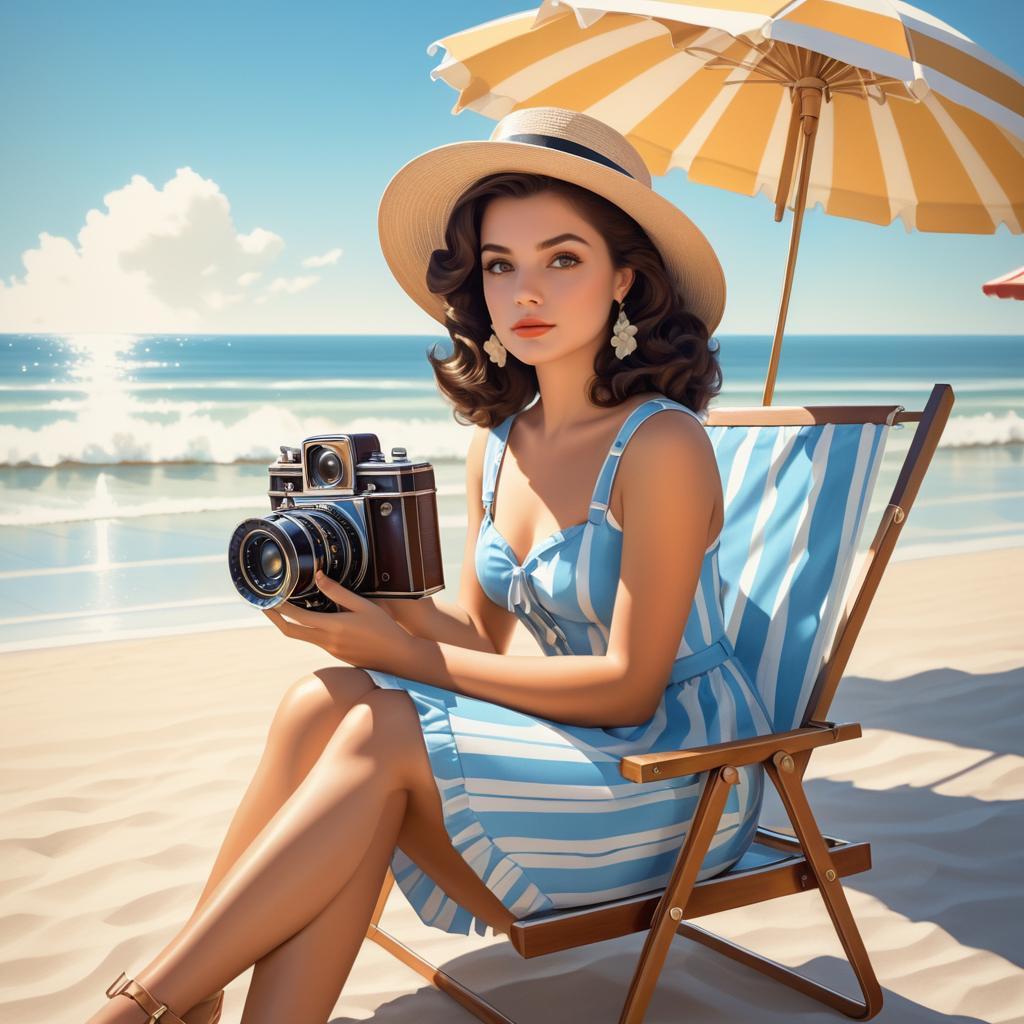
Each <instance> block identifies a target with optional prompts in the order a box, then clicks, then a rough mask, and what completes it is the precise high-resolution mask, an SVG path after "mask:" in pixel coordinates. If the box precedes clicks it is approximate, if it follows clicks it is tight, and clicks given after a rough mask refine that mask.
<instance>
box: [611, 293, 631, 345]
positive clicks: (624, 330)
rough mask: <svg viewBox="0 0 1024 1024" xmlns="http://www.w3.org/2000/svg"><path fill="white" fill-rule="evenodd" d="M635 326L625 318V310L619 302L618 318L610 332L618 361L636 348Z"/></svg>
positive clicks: (620, 301)
mask: <svg viewBox="0 0 1024 1024" xmlns="http://www.w3.org/2000/svg"><path fill="white" fill-rule="evenodd" d="M635 334H636V326H635V325H634V324H631V323H630V322H629V318H628V317H627V316H626V308H625V305H624V304H623V302H622V300H621V299H620V300H619V318H618V320H616V321H615V327H614V329H613V332H612V345H613V346H614V347H615V354H616V355H617V356H618V357H619V358H620V359H625V358H626V356H628V355H629V353H630V352H632V351H633V350H634V349H635V348H636V338H635V337H634V335H635Z"/></svg>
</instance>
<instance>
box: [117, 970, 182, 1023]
mask: <svg viewBox="0 0 1024 1024" xmlns="http://www.w3.org/2000/svg"><path fill="white" fill-rule="evenodd" d="M114 996H128V998H129V999H134V1000H135V1002H137V1003H138V1004H139V1006H141V1007H142V1008H143V1010H145V1011H146V1013H148V1014H149V1020H147V1021H146V1024H185V1021H183V1020H182V1019H181V1018H180V1017H179V1016H178V1015H177V1014H175V1013H172V1012H171V1011H170V1010H169V1009H168V1008H167V1004H166V1003H161V1002H159V1001H158V1000H156V999H154V998H153V995H152V993H150V992H149V990H148V989H146V988H145V987H144V986H143V985H140V984H139V983H138V982H137V981H136V980H135V979H134V978H129V977H128V975H126V974H125V973H124V971H122V972H121V973H120V974H119V975H118V976H117V978H116V979H115V980H114V982H113V983H112V984H111V986H110V987H109V988H108V989H107V998H109V999H113V998H114Z"/></svg>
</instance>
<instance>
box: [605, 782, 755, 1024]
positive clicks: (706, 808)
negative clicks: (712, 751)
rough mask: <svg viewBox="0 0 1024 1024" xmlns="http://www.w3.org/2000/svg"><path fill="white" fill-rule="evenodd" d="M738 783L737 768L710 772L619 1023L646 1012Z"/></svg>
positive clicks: (633, 1022)
mask: <svg viewBox="0 0 1024 1024" xmlns="http://www.w3.org/2000/svg"><path fill="white" fill-rule="evenodd" d="M738 781H739V773H738V772H737V771H736V769H735V768H733V767H732V766H731V765H724V766H723V767H721V768H717V769H716V770H715V771H713V772H711V774H710V777H709V778H708V781H707V782H706V783H705V784H704V790H703V792H702V793H701V797H700V803H698V804H697V811H696V813H695V814H694V816H693V822H692V823H691V825H690V831H689V832H688V833H687V835H686V842H684V843H683V848H682V849H681V850H680V851H679V856H678V857H676V863H675V867H674V868H673V870H672V877H671V878H670V879H669V882H668V885H667V886H666V887H665V892H664V893H663V895H662V897H661V901H660V902H659V903H658V909H657V910H656V911H655V912H654V918H653V919H652V921H651V927H650V930H649V931H648V932H647V939H646V940H645V942H644V948H643V951H642V952H641V954H640V961H639V963H637V966H636V971H635V972H634V974H633V980H632V982H631V984H630V986H629V993H628V994H627V996H626V1002H625V1005H624V1006H623V1007H622V1014H621V1016H620V1017H619V1024H640V1022H641V1021H642V1020H643V1018H644V1014H645V1013H646V1012H647V1007H648V1005H649V1004H650V1001H651V996H652V995H653V994H654V987H655V985H656V984H657V982H658V975H659V974H660V973H661V969H662V967H663V966H664V964H665V957H666V956H667V955H668V948H669V946H670V945H671V943H672V938H673V936H674V935H675V933H676V924H677V923H678V922H679V920H680V919H681V918H682V916H683V908H684V907H685V906H686V903H687V900H689V898H690V893H691V892H692V891H693V885H694V882H695V881H696V880H697V872H698V871H699V870H700V866H701V864H702V863H703V861H704V856H705V854H706V853H707V851H708V847H709V846H710V845H711V840H712V838H713V837H714V834H715V830H716V829H717V828H718V823H719V821H720V820H721V818H722V811H723V810H724V808H725V800H726V797H727V796H728V794H729V787H730V786H733V785H735V784H736V783H737V782H738Z"/></svg>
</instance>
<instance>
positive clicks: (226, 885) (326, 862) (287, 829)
mask: <svg viewBox="0 0 1024 1024" xmlns="http://www.w3.org/2000/svg"><path fill="white" fill-rule="evenodd" d="M268 825H269V827H266V828H265V826H268ZM396 846H400V847H401V848H402V850H403V852H404V853H405V854H406V855H408V856H409V857H411V858H412V859H413V860H415V861H416V863H417V864H419V865H420V866H421V867H422V868H423V869H424V870H425V871H427V873H428V874H430V876H431V877H432V878H433V879H434V880H435V881H437V882H438V884H440V885H441V886H442V888H444V890H445V892H446V893H447V894H448V895H449V896H451V897H452V898H453V899H454V900H456V901H457V902H458V903H460V904H462V905H463V906H465V907H466V908H467V909H468V910H469V911H470V912H471V913H473V914H474V915H476V916H479V917H480V918H482V919H483V920H485V921H487V922H488V923H489V924H490V925H491V926H492V927H493V928H494V929H495V931H500V932H507V931H508V929H509V928H510V927H511V924H512V921H513V920H514V918H513V916H512V915H511V914H510V913H509V911H508V910H507V909H506V908H505V907H504V906H503V905H502V903H501V902H500V901H499V900H498V899H497V897H496V896H494V894H493V893H491V892H490V891H489V890H488V889H487V888H486V887H485V886H484V885H483V883H482V882H481V881H480V879H479V878H478V876H477V875H476V873H475V872H474V871H473V870H472V869H471V868H470V867H469V865H468V864H466V862H465V861H464V860H463V859H462V857H461V856H460V855H459V853H458V852H457V851H456V850H455V849H454V848H453V847H452V845H451V841H450V838H449V836H448V833H447V831H446V830H445V827H444V821H443V817H442V814H441V803H440V797H439V795H438V792H437V786H436V784H435V782H434V778H433V773H432V771H431V768H430V762H429V759H428V757H427V752H426V747H425V745H424V742H423V736H422V732H421V731H420V725H419V719H418V716H417V715H416V711H415V709H414V707H413V705H412V701H411V699H410V698H409V696H408V695H407V694H405V693H404V692H402V691H393V690H380V689H378V688H377V687H375V686H374V684H373V682H372V680H371V679H370V677H369V676H368V675H367V674H366V673H365V672H363V671H362V670H360V669H353V668H344V667H331V668H327V669H321V670H319V671H318V672H316V673H315V674H314V675H313V676H312V677H310V678H309V679H305V680H302V681H301V682H299V683H297V684H295V685H293V686H292V687H291V688H290V689H289V690H288V691H287V692H286V694H285V696H284V698H283V699H282V701H281V703H280V705H279V706H278V709H277V712H276V714H275V716H274V719H273V722H272V724H271V727H270V732H269V735H268V738H267V744H266V748H265V750H264V753H263V756H262V758H261V760H260V762H259V765H258V767H257V769H256V772H255V774H254V776H253V779H252V782H251V783H250V785H249V788H248V789H247V791H246V793H245V795H244V796H243V798H242V801H241V803H240V804H239V807H238V810H237V811H236V813H235V816H234V818H233V820H232V822H231V825H230V826H229V828H228V832H227V835H226V837H225V839H224V843H223V845H222V847H221V850H220V852H219V854H218V856H217V858H216V861H215V863H214V866H213V869H212V871H211V874H210V878H209V881H208V882H207V884H206V887H205V889H204V890H203V893H202V895H201V896H200V898H199V902H198V903H197V906H196V909H195V910H194V911H193V913H192V916H191V917H190V919H189V920H188V922H187V923H186V924H185V926H184V927H183V928H182V930H181V931H180V932H179V934H178V935H177V936H176V937H175V938H174V939H173V940H172V941H171V942H170V943H169V944H168V945H167V947H166V948H165V949H164V950H163V951H162V952H161V953H160V954H159V955H158V956H157V957H156V959H155V960H153V961H152V962H151V963H150V964H149V965H148V966H147V967H146V968H145V969H144V970H142V971H140V972H138V973H137V974H136V975H135V977H136V979H137V980H138V981H139V982H140V983H142V984H143V985H145V986H146V987H147V988H148V989H149V990H150V991H151V992H152V993H153V994H154V995H155V996H156V997H157V998H158V999H160V1000H162V1001H164V1002H166V1003H167V1004H168V1006H170V1007H171V1008H172V1009H173V1010H175V1011H176V1012H177V1013H179V1014H182V1013H184V1012H185V1009H186V1008H188V1007H192V1006H194V1005H195V1004H197V1003H198V1002H200V1001H201V1000H203V999H204V998H206V996H207V995H208V994H209V993H210V992H213V991H216V989H217V988H219V987H221V986H223V985H225V984H227V983H228V982H230V981H231V980H232V979H233V978H235V977H237V975H239V974H241V973H242V972H243V971H244V970H246V969H247V968H248V967H249V966H250V965H252V964H255V970H254V972H253V977H252V983H251V985H250V988H249V993H248V997H247V999H246V1005H245V1011H244V1014H243V1017H242V1022H243V1024H261V1022H263V1021H280V1020H282V1019H288V1020H289V1021H293V1022H295V1024H303V1022H306V1021H311V1022H322V1021H325V1020H326V1019H327V1018H328V1016H329V1014H330V1012H331V1009H332V1008H333V1007H334V1004H335V1003H336V1002H337V999H338V996H339V994H340V992H341V989H342V986H343V985H344V983H345V980H346V978H347V977H348V974H349V971H350V970H351V967H352V963H353V961H354V960H355V957H356V954H357V953H358V952H359V948H360V946H361V944H362V941H363V938H364V937H365V935H366V929H367V926H368V924H369V921H370V917H371V914H372V912H373V908H374V906H375V904H376V900H377V897H378V895H379V893H380V888H381V885H382V884H383V879H384V877H385V874H386V872H387V869H388V865H389V862H390V859H391V856H392V854H393V852H394V848H395V847H396ZM129 973H130V972H129ZM142 1016H143V1013H142V1010H141V1009H140V1008H139V1007H138V1006H137V1005H136V1004H135V1003H134V1002H130V1001H129V1000H127V999H124V998H120V999H113V1000H110V1002H109V1003H108V1004H107V1005H106V1006H105V1007H104V1008H103V1009H102V1010H101V1011H99V1012H98V1013H97V1014H96V1015H94V1016H93V1017H92V1018H90V1022H89V1024H101V1022H102V1024H113V1022H117V1024H121V1022H125V1024H128V1022H131V1021H134V1020H136V1019H141V1017H142Z"/></svg>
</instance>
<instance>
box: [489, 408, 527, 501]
mask: <svg viewBox="0 0 1024 1024" xmlns="http://www.w3.org/2000/svg"><path fill="white" fill-rule="evenodd" d="M517 415H518V413H512V414H511V415H510V416H507V417H506V418H505V419H503V420H502V421H501V422H500V423H499V424H498V425H497V426H494V427H491V429H490V432H489V433H488V435H487V445H486V447H485V448H484V467H483V480H482V482H481V490H480V498H481V501H482V502H483V506H484V511H485V512H486V513H487V514H488V515H490V514H491V503H492V502H493V501H494V488H495V485H496V484H497V482H498V470H499V469H500V468H501V460H502V456H503V455H504V454H505V445H506V443H507V442H508V434H509V431H510V430H511V429H512V421H513V420H514V419H515V418H516V416H517Z"/></svg>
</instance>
